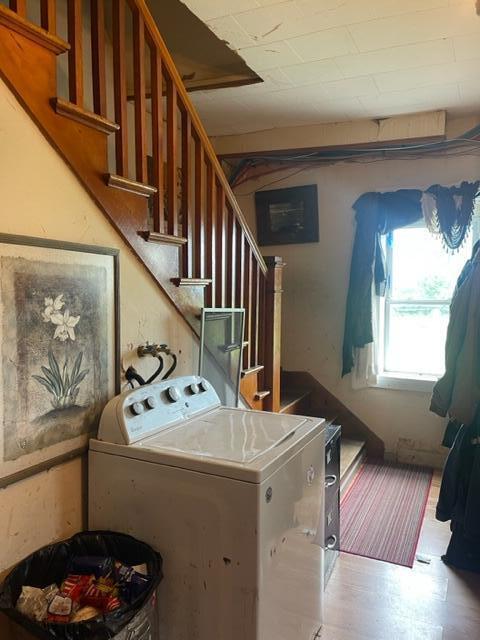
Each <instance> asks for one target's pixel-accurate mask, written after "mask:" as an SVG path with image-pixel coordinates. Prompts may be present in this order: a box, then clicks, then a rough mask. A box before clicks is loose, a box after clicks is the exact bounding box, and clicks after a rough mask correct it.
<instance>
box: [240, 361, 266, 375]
mask: <svg viewBox="0 0 480 640" xmlns="http://www.w3.org/2000/svg"><path fill="white" fill-rule="evenodd" d="M260 371H263V364H257V365H256V366H255V367H250V368H249V369H243V371H242V378H244V377H245V376H249V375H252V374H253V373H260Z"/></svg>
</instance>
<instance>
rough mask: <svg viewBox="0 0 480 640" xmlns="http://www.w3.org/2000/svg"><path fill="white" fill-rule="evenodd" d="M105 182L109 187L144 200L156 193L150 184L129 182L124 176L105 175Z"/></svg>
mask: <svg viewBox="0 0 480 640" xmlns="http://www.w3.org/2000/svg"><path fill="white" fill-rule="evenodd" d="M106 181H107V185H108V186H109V187H114V188H116V189H122V190H123V191H129V192H130V193H135V194H137V195H139V196H143V197H145V198H148V197H149V196H151V195H153V194H154V193H157V189H156V187H152V185H150V184H144V183H143V182H137V181H136V180H130V178H125V177H124V176H119V175H116V174H114V173H109V174H107V176H106Z"/></svg>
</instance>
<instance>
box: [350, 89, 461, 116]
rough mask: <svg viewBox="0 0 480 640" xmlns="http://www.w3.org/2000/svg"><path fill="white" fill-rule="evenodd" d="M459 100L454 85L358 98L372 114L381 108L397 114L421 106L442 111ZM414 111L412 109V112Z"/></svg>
mask: <svg viewBox="0 0 480 640" xmlns="http://www.w3.org/2000/svg"><path fill="white" fill-rule="evenodd" d="M459 99H460V96H459V90H458V85H457V84H456V83H454V84H449V85H445V86H441V87H423V88H421V89H409V90H407V91H389V92H388V93H380V94H379V95H377V96H368V97H362V98H360V101H361V103H362V104H363V106H364V107H365V108H366V109H367V110H368V111H369V112H370V113H372V114H374V113H376V112H377V111H378V109H381V108H386V107H387V108H393V109H395V108H398V109H399V113H405V108H407V109H408V108H410V107H413V106H414V105H415V107H418V106H419V105H421V106H422V107H423V108H424V109H425V110H427V109H444V108H447V107H448V106H450V105H452V104H458V102H459ZM413 111H415V109H413V108H412V112H413Z"/></svg>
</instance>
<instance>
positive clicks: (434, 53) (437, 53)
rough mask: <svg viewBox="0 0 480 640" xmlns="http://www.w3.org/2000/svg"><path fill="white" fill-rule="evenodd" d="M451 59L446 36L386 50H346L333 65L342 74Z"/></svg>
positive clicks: (349, 75)
mask: <svg viewBox="0 0 480 640" xmlns="http://www.w3.org/2000/svg"><path fill="white" fill-rule="evenodd" d="M453 61H454V50H453V41H452V40H451V39H449V38H444V39H442V40H432V41H431V42H418V43H416V44H409V45H405V46H403V47H392V48H391V49H389V50H388V53H387V54H386V53H385V50H384V49H380V50H379V51H370V52H368V53H357V54H350V55H348V56H342V57H340V58H336V59H335V62H336V64H337V66H338V67H339V69H340V70H341V71H342V73H343V75H344V76H345V77H346V78H349V77H355V76H364V75H366V74H367V73H372V74H373V73H382V72H387V71H397V70H400V69H410V68H415V67H418V66H420V65H422V66H425V65H428V64H445V63H448V62H453Z"/></svg>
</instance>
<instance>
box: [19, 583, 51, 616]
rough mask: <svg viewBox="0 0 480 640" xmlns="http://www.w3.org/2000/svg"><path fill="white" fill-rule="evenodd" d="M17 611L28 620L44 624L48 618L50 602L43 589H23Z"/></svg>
mask: <svg viewBox="0 0 480 640" xmlns="http://www.w3.org/2000/svg"><path fill="white" fill-rule="evenodd" d="M16 609H17V611H19V612H20V613H21V614H22V615H24V616H25V617H26V618H29V619H30V620H35V621H36V622H43V621H44V620H45V618H46V617H47V610H48V601H47V598H46V596H45V593H44V592H43V589H37V588H35V587H22V592H21V594H20V596H19V598H18V600H17V604H16Z"/></svg>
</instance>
